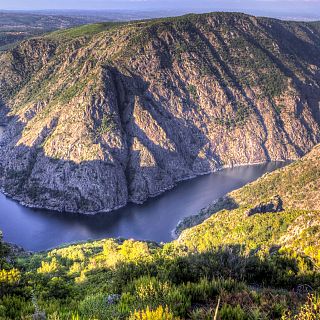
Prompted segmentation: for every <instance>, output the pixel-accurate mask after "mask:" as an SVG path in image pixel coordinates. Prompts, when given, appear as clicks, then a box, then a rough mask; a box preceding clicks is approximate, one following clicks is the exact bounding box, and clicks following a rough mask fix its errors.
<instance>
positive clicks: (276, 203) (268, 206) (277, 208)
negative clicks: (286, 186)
mask: <svg viewBox="0 0 320 320" xmlns="http://www.w3.org/2000/svg"><path fill="white" fill-rule="evenodd" d="M282 205H283V202H282V200H281V198H280V197H279V196H278V195H277V196H274V197H273V198H272V199H270V201H268V202H266V203H260V204H258V205H257V206H255V207H254V208H251V209H250V210H248V211H247V212H246V215H247V216H248V217H251V216H253V215H255V214H260V213H268V212H281V211H283V206H282Z"/></svg>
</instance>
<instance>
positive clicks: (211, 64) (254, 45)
mask: <svg viewBox="0 0 320 320" xmlns="http://www.w3.org/2000/svg"><path fill="white" fill-rule="evenodd" d="M319 55H320V28H319V24H317V23H298V22H283V21H279V20H273V19H266V18H256V17H252V16H247V15H243V14H224V13H213V14H205V15H191V16H185V17H181V18H174V19H173V18H171V19H161V20H152V21H143V22H134V23H124V24H112V23H108V24H97V25H90V26H84V27H79V28H76V29H70V30H66V31H59V32H55V33H52V34H49V35H47V36H44V37H38V38H34V39H30V40H27V41H24V42H22V43H21V44H20V45H19V46H17V47H16V48H14V49H12V50H11V51H7V52H5V53H2V54H1V55H0V64H1V70H0V97H1V112H0V113H1V119H2V122H4V123H6V130H5V136H4V137H3V138H2V140H1V150H0V172H1V178H0V183H1V185H2V188H3V189H4V190H5V192H6V193H7V194H9V195H11V196H12V197H14V198H16V199H17V200H19V201H21V202H22V203H24V204H26V205H29V206H36V207H37V206H39V207H45V208H51V209H55V210H59V211H70V212H81V213H94V212H100V211H108V210H111V209H114V208H117V207H120V206H123V205H125V204H126V203H127V202H128V201H133V202H137V203H139V202H143V201H145V200H146V199H147V198H148V197H150V196H154V195H157V194H159V193H161V192H162V191H164V190H166V189H168V188H171V187H172V186H174V184H175V183H176V182H177V181H180V180H183V179H187V178H190V177H193V176H196V175H200V174H204V173H207V172H211V171H214V170H216V169H218V168H221V167H223V166H231V165H239V164H248V163H257V162H264V161H270V160H287V159H296V158H299V157H300V156H302V155H303V154H305V153H306V152H308V151H309V150H310V149H311V148H312V147H313V146H314V145H315V144H317V143H318V142H320V130H319V123H320V109H319V104H320V61H319Z"/></svg>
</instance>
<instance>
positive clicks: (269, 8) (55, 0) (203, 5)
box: [0, 0, 320, 19]
mask: <svg viewBox="0 0 320 320" xmlns="http://www.w3.org/2000/svg"><path fill="white" fill-rule="evenodd" d="M26 3H27V4H26ZM0 10H22V11H43V10H49V11H61V10H64V11H65V10H74V11H83V10H85V11H88V10H91V11H101V10H102V11H107V10H125V11H153V12H157V11H159V13H160V12H168V15H170V14H172V15H174V14H183V13H189V12H190V13H191V12H194V13H201V12H209V11H238V12H244V13H249V14H255V15H265V16H274V17H281V16H283V17H287V18H290V17H291V18H293V19H294V18H306V19H319V18H320V0H302V1H301V0H300V1H298V0H281V1H277V0H224V1H222V0H198V1H194V0H176V1H172V0H171V1H170V0H161V1H160V0H117V1H115V0H111V1H103V0H91V1H89V0H63V1H62V0H52V1H45V0H28V1H22V0H11V1H10V2H9V1H7V0H0Z"/></svg>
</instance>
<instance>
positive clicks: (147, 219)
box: [0, 162, 284, 251]
mask: <svg viewBox="0 0 320 320" xmlns="http://www.w3.org/2000/svg"><path fill="white" fill-rule="evenodd" d="M283 165H284V163H280V162H277V163H275V162H273V163H268V164H263V165H254V166H244V167H236V168H230V169H225V170H223V171H219V172H217V173H213V174H209V175H206V176H201V177H198V178H195V179H192V180H188V181H184V182H181V183H179V184H178V186H177V187H175V188H174V189H173V190H170V191H167V192H165V193H164V194H162V195H160V196H158V197H156V198H153V199H150V200H149V201H147V202H146V203H145V204H143V205H133V204H130V205H128V206H127V207H125V208H122V209H120V210H116V211H113V212H110V213H105V214H99V215H95V216H84V215H77V214H66V213H65V214H62V213H56V212H49V211H46V210H38V209H29V208H25V207H23V206H21V205H19V204H18V203H16V202H15V201H12V200H10V199H9V198H6V197H5V196H4V195H3V194H0V229H1V230H2V231H3V233H4V239H5V240H6V241H9V242H13V243H16V244H18V245H21V246H23V247H24V248H25V249H27V250H35V251H37V250H44V249H49V248H52V247H54V246H58V245H61V244H64V243H69V242H74V241H79V240H88V239H99V238H106V237H125V238H135V239H143V240H145V239H148V240H155V241H163V242H165V241H170V240H171V231H172V229H173V228H174V227H175V226H176V224H177V223H178V221H179V220H180V219H182V218H183V217H186V216H189V215H192V214H195V213H197V212H198V211H199V210H200V209H202V208H203V207H205V206H207V205H208V204H209V203H211V202H212V201H213V200H215V199H216V198H218V197H220V196H222V195H224V194H226V193H228V192H230V191H231V190H234V189H237V188H239V187H241V186H243V185H245V184H246V183H248V182H250V181H253V180H255V179H257V178H258V177H260V176H262V175H263V174H264V173H266V172H268V171H272V170H274V169H276V168H279V167H281V166H283Z"/></svg>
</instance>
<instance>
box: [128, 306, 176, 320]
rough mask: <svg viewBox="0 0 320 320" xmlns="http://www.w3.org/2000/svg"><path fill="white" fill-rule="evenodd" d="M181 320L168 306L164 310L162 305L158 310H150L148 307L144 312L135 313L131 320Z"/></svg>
mask: <svg viewBox="0 0 320 320" xmlns="http://www.w3.org/2000/svg"><path fill="white" fill-rule="evenodd" d="M179 319H180V318H178V317H175V316H174V315H173V314H172V313H171V312H170V311H169V308H168V307H167V306H166V307H165V308H163V307H162V306H161V305H160V306H159V307H158V308H157V309H156V310H150V309H149V307H147V309H146V310H143V311H135V312H134V313H132V314H131V315H130V318H129V320H179Z"/></svg>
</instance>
